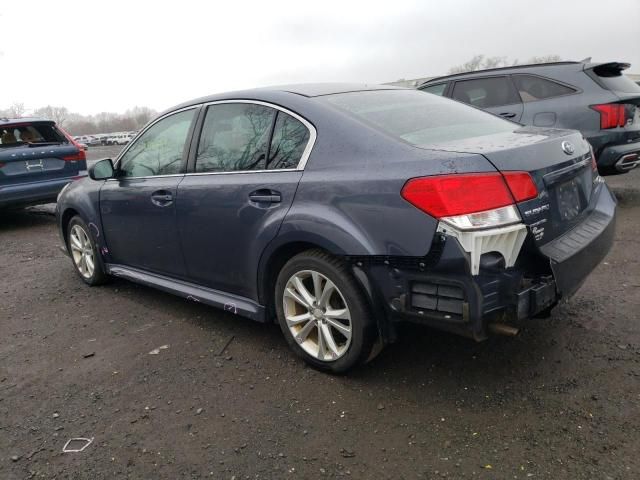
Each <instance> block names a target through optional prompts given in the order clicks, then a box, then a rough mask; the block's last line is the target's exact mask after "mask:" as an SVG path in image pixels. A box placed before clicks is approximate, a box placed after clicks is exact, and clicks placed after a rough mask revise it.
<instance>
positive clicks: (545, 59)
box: [527, 55, 562, 63]
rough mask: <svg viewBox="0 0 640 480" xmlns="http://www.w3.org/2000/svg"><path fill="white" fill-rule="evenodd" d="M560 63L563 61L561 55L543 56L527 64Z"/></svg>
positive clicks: (532, 59)
mask: <svg viewBox="0 0 640 480" xmlns="http://www.w3.org/2000/svg"><path fill="white" fill-rule="evenodd" d="M560 61H562V57H560V55H541V56H539V57H531V58H530V59H529V61H528V62H527V63H552V62H560Z"/></svg>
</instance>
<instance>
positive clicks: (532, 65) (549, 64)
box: [418, 61, 595, 88]
mask: <svg viewBox="0 0 640 480" xmlns="http://www.w3.org/2000/svg"><path fill="white" fill-rule="evenodd" d="M580 64H583V65H595V64H591V63H587V62H570V61H566V62H547V63H530V64H526V65H512V66H510V67H497V68H487V69H484V70H473V71H471V72H462V73H452V74H451V75H442V76H440V77H434V78H431V79H429V80H427V81H426V82H424V83H422V84H420V85H419V86H418V88H420V87H421V86H423V85H427V84H431V83H436V82H440V81H444V80H449V79H455V78H461V77H466V76H469V77H474V76H476V75H483V74H485V73H492V72H505V71H509V70H524V69H528V68H536V67H555V66H565V65H580Z"/></svg>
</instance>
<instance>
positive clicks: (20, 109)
mask: <svg viewBox="0 0 640 480" xmlns="http://www.w3.org/2000/svg"><path fill="white" fill-rule="evenodd" d="M25 111H26V109H25V108H24V103H18V102H16V103H14V104H12V105H11V106H10V107H9V110H7V113H8V114H9V116H10V117H12V118H20V117H22V116H23V115H24V112H25Z"/></svg>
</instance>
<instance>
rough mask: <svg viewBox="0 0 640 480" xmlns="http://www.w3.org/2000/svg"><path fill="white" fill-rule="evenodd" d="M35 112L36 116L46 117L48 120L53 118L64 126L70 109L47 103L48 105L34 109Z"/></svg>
mask: <svg viewBox="0 0 640 480" xmlns="http://www.w3.org/2000/svg"><path fill="white" fill-rule="evenodd" d="M33 114H34V115H35V116H36V117H44V118H46V119H48V120H53V121H54V122H56V123H57V124H58V125H59V126H61V127H64V124H65V122H66V120H67V117H68V116H69V110H67V107H54V106H51V105H47V106H46V107H41V108H38V109H36V110H34V111H33Z"/></svg>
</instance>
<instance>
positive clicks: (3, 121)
mask: <svg viewBox="0 0 640 480" xmlns="http://www.w3.org/2000/svg"><path fill="white" fill-rule="evenodd" d="M35 122H46V123H55V122H54V121H53V120H47V119H46V118H40V117H22V118H7V117H0V125H7V124H9V123H35Z"/></svg>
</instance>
